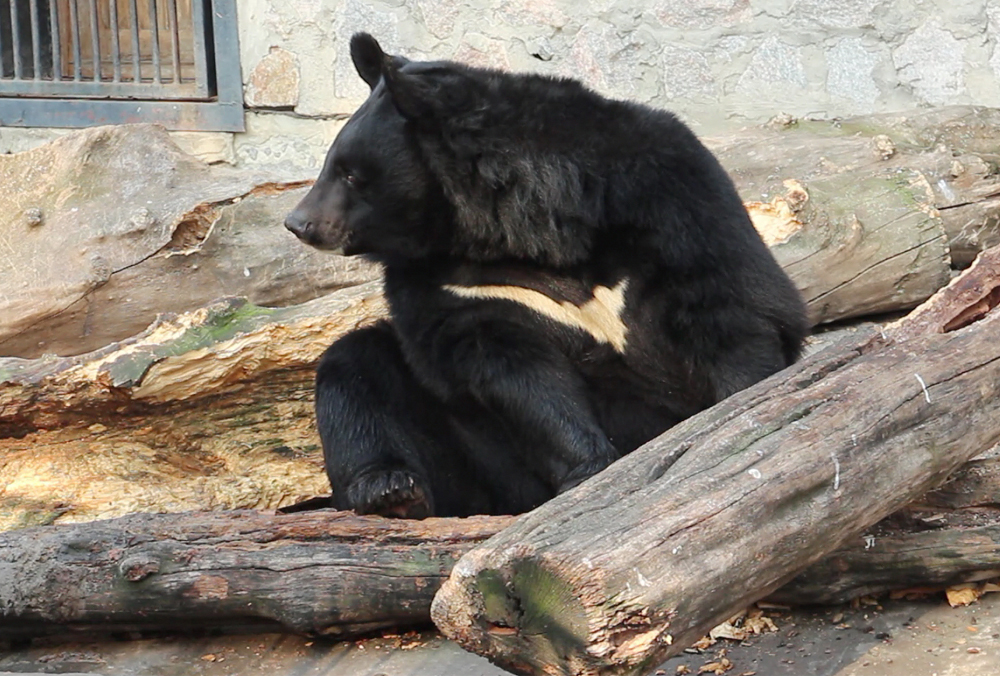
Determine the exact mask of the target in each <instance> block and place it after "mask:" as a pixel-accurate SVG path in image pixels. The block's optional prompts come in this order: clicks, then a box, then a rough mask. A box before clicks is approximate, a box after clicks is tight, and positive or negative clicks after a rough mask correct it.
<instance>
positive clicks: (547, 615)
mask: <svg viewBox="0 0 1000 676" xmlns="http://www.w3.org/2000/svg"><path fill="white" fill-rule="evenodd" d="M998 288H1000V247H998V248H994V249H991V250H989V251H988V252H986V253H985V254H984V255H983V256H982V257H981V258H980V259H978V260H977V263H976V264H974V265H973V266H972V268H970V269H969V270H968V271H967V272H966V273H964V274H963V275H962V276H961V277H959V278H957V279H956V280H954V281H953V283H952V284H951V285H949V286H948V287H947V288H946V289H944V290H942V291H941V292H940V293H939V294H938V295H937V296H935V298H934V299H932V301H931V302H929V303H928V304H926V305H925V306H923V307H922V308H921V309H919V310H918V311H917V312H915V313H913V316H912V317H908V318H906V319H904V320H902V321H901V322H899V323H898V324H897V325H894V326H892V327H889V328H887V329H886V330H885V331H884V332H876V333H874V335H871V334H869V335H863V336H859V337H857V338H854V339H845V340H844V341H841V342H840V343H837V344H836V345H834V346H831V347H829V348H826V349H825V350H822V351H821V352H819V353H818V354H815V355H813V356H811V357H809V358H807V359H805V360H803V361H802V362H801V363H799V364H798V365H796V366H793V367H791V368H789V369H786V370H785V371H784V372H782V373H781V374H777V375H776V376H774V377H772V378H770V379H768V380H767V381H765V382H763V383H760V384H758V385H756V386H754V387H752V388H750V389H748V390H746V391H744V392H741V393H738V394H737V395H735V396H733V397H731V398H729V399H727V400H726V401H724V402H722V403H720V404H719V405H717V406H715V407H713V408H712V409H709V410H708V411H705V412H703V413H701V414H698V415H696V416H694V417H693V418H690V419H689V420H687V421H685V422H683V423H681V424H680V425H678V426H676V427H674V428H673V429H671V430H669V431H668V432H667V433H665V434H664V435H662V436H661V437H659V438H657V439H655V440H654V441H652V442H650V443H649V444H647V445H645V446H644V447H642V448H640V449H639V450H637V451H635V452H634V453H632V454H631V455H629V456H626V457H625V458H623V459H622V460H620V461H619V462H617V463H615V464H614V465H613V466H612V467H610V468H609V469H608V470H606V471H604V472H602V473H601V474H599V475H597V476H595V477H593V478H591V479H590V480H588V481H586V482H584V483H583V484H581V485H580V486H579V487H578V488H576V489H574V490H572V491H569V492H568V493H565V494H563V495H560V496H558V497H557V498H555V499H554V500H552V501H551V502H549V503H547V504H545V505H543V506H542V507H540V508H539V509H537V510H535V511H534V512H531V513H530V514H527V515H525V516H523V517H521V518H520V519H519V520H518V521H517V522H516V523H515V524H514V525H513V526H511V527H510V528H508V529H506V530H505V531H504V532H503V533H501V534H499V535H497V536H496V537H494V538H492V539H491V540H490V541H488V542H487V543H486V544H484V545H482V546H481V547H478V548H476V549H474V550H473V551H471V552H470V553H469V554H466V555H465V556H464V557H463V558H462V560H461V561H460V562H459V563H458V565H456V567H455V569H454V570H453V571H452V575H451V577H450V578H449V580H448V582H446V583H445V585H444V586H443V587H442V589H441V591H440V592H438V595H437V597H436V599H435V602H434V604H433V606H432V616H433V619H434V621H435V623H436V624H437V625H438V627H439V628H441V629H442V631H443V632H444V633H445V634H446V635H448V636H449V637H451V638H453V639H455V640H456V641H458V642H459V643H460V644H461V645H463V646H464V647H466V648H467V649H469V650H472V651H474V652H477V653H480V654H482V655H484V656H486V657H488V658H489V659H491V660H492V661H494V662H496V663H497V664H499V665H500V666H502V667H504V668H505V669H508V670H511V671H514V672H516V673H525V674H537V673H545V674H574V675H588V676H590V675H597V674H602V675H603V674H641V673H644V672H645V671H646V670H648V669H650V668H652V667H653V666H654V665H655V664H657V663H658V662H659V661H661V660H662V659H664V658H665V657H667V656H669V655H671V654H674V653H676V652H678V651H680V650H682V649H683V648H684V647H686V646H687V645H689V644H690V643H691V642H693V641H694V640H696V639H697V638H698V637H699V636H701V635H702V634H704V633H705V632H706V631H708V630H709V629H710V628H711V627H712V626H714V625H715V624H717V623H718V622H719V621H721V620H722V619H724V618H725V617H727V616H729V615H731V614H733V613H734V612H736V611H737V610H739V609H741V608H743V607H745V606H746V605H748V604H749V603H751V602H753V601H754V600H757V599H760V598H762V597H764V596H766V595H767V594H769V593H771V592H773V591H774V590H776V589H777V588H778V587H780V586H781V585H782V584H783V583H785V582H787V581H789V580H790V579H791V578H793V577H794V576H795V575H796V574H798V573H800V572H801V571H803V570H804V569H805V568H807V567H808V566H809V565H810V564H812V563H814V562H816V561H818V560H819V559H821V558H823V557H824V556H826V555H827V554H829V553H830V552H832V551H833V550H834V549H836V548H837V547H838V546H840V545H841V544H843V543H844V542H846V541H847V539H848V538H851V537H853V536H855V535H856V534H857V533H858V532H859V531H860V530H862V529H865V528H867V527H869V526H871V525H872V524H874V523H875V522H877V521H878V520H879V519H881V518H883V517H885V516H887V515H888V514H890V513H892V512H894V511H896V510H898V509H900V508H901V507H903V506H904V505H906V504H907V503H909V502H911V501H913V500H914V499H916V498H917V497H919V496H920V495H922V494H923V493H925V492H927V491H928V490H929V489H930V488H932V487H934V486H936V485H938V484H940V483H942V482H943V481H944V480H945V478H946V477H947V476H948V475H949V474H950V473H951V472H953V471H954V470H955V469H957V468H958V467H959V466H960V465H961V464H962V463H964V462H965V461H967V460H969V459H970V458H972V457H973V456H975V455H977V454H979V453H982V452H983V451H985V450H987V449H989V448H990V447H992V446H993V445H994V444H995V443H996V442H997V440H998V439H1000V426H998V425H997V424H996V420H997V419H1000V397H998V396H997V394H998V392H997V390H998V387H1000V343H998V341H997V340H996V332H997V330H998V327H1000V318H998V317H1000V312H995V311H992V310H993V308H994V307H995V306H996V304H997V301H998V300H1000V297H998V296H1000V293H997V291H996V290H997V289H998Z"/></svg>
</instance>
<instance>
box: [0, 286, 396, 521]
mask: <svg viewBox="0 0 1000 676" xmlns="http://www.w3.org/2000/svg"><path fill="white" fill-rule="evenodd" d="M385 314H386V308H385V304H384V300H383V298H382V295H381V293H380V286H379V285H378V284H377V283H369V284H367V285H362V286H358V287H354V288H352V289H346V290H344V291H340V292H337V293H334V294H331V295H329V296H326V297H323V298H321V299H317V300H314V301H311V302H309V303H305V304H303V305H300V306H293V307H290V308H282V309H269V308H260V307H257V306H254V305H252V304H249V303H247V302H246V301H245V300H241V299H228V300H223V301H220V302H218V303H215V304H213V305H210V306H209V307H207V308H203V309H201V310H198V311H195V312H191V313H187V314H185V315H180V316H168V317H164V318H162V319H160V320H159V321H158V322H157V323H155V324H154V325H153V326H151V327H150V328H149V329H148V330H147V331H145V332H143V333H142V334H140V335H139V336H136V337H134V338H131V339H129V340H126V341H122V342H121V343H116V344H113V345H110V346H108V347H106V348H103V349H101V350H98V351H96V352H93V353H90V354H87V355H82V356H78V357H63V358H51V359H40V360H19V359H0V458H3V462H2V463H0V530H2V529H8V528H15V527H20V526H26V525H32V524H40V523H50V522H52V521H56V520H58V521H60V522H66V521H86V520H91V519H97V518H106V517H110V516H120V515H122V514H127V513H129V512H135V511H182V510H192V509H202V510H205V509H237V508H250V507H254V508H263V509H266V508H277V507H281V506H284V505H288V504H291V503H293V502H297V501H299V500H303V499H305V498H309V497H312V496H315V495H321V494H328V493H329V484H328V483H327V480H326V476H325V474H324V473H323V469H322V452H321V450H320V448H319V439H318V437H317V435H316V432H315V429H314V424H315V423H314V415H313V404H312V388H313V369H314V365H315V363H316V361H317V360H318V359H319V356H320V355H321V354H322V352H323V350H325V349H326V347H327V346H328V345H329V344H330V343H332V342H333V341H334V340H335V339H336V338H337V337H338V336H340V335H342V334H343V333H345V332H348V331H351V330H354V329H355V328H358V327H360V326H365V325H367V324H369V323H371V322H373V321H376V320H377V319H379V318H380V317H383V316H385Z"/></svg>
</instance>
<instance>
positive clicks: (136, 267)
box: [0, 125, 378, 357]
mask: <svg viewBox="0 0 1000 676" xmlns="http://www.w3.org/2000/svg"><path fill="white" fill-rule="evenodd" d="M0 185H3V186H4V191H3V192H2V193H0V241H2V242H3V244H4V256H3V257H0V354H3V355H9V356H20V357H38V356H40V355H43V354H61V355H71V354H81V353H84V352H88V351H90V350H94V349H98V348H101V347H103V346H105V345H107V344H109V343H111V342H114V341H118V340H123V339H125V338H127V337H129V336H131V335H134V334H136V333H138V332H140V331H142V330H143V329H144V328H145V327H146V326H148V325H149V324H150V322H152V321H153V320H154V319H155V317H156V315H157V314H158V313H163V312H184V311H187V310H192V309H195V308H198V307H201V306H203V305H205V304H207V303H209V302H211V301H213V300H215V299H217V298H219V297H223V296H231V295H242V296H246V297H248V298H250V300H251V301H252V302H254V303H257V304H261V305H287V304H294V303H301V302H303V301H306V300H309V299H312V298H316V297H318V296H320V295H322V294H324V293H328V292H330V291H332V290H334V289H337V288H342V287H344V286H351V285H354V284H357V283H361V282H365V281H369V280H372V279H375V278H376V277H377V274H378V271H377V269H376V268H375V266H372V265H370V264H366V263H364V262H363V261H360V260H352V259H346V258H343V257H335V256H329V255H324V254H323V253H321V252H318V251H313V250H311V249H309V248H308V247H305V246H302V244H301V243H300V242H299V241H298V240H297V239H296V238H295V237H293V236H292V235H291V234H290V233H287V232H285V230H284V228H283V227H281V223H282V220H283V219H284V215H285V213H287V212H288V211H290V210H291V209H292V207H293V206H294V205H295V203H296V202H297V201H298V199H300V198H301V196H302V194H304V192H305V190H306V189H307V183H305V182H302V181H299V182H275V181H274V180H273V179H271V178H270V177H268V176H264V175H260V174H257V173H248V172H246V171H238V170H235V169H232V168H228V167H216V166H209V165H206V164H204V163H202V162H201V161H199V160H197V159H195V158H193V157H191V156H189V155H186V154H185V153H183V152H182V151H181V150H180V149H178V148H177V147H176V145H174V143H173V142H172V141H171V140H170V138H169V137H168V135H167V134H166V132H165V131H164V130H163V129H162V128H159V127H156V126H152V125H123V126H115V127H98V128H92V129H85V130H81V131H79V132H75V133H73V134H69V135H67V136H64V137H62V138H60V139H58V140H56V141H54V142H52V143H50V144H48V145H45V146H42V147H39V148H36V149H34V150H29V151H26V152H23V153H17V154H14V155H0Z"/></svg>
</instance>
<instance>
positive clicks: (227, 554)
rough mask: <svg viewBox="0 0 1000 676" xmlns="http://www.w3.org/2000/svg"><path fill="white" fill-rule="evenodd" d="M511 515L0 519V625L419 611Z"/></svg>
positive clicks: (300, 625)
mask: <svg viewBox="0 0 1000 676" xmlns="http://www.w3.org/2000/svg"><path fill="white" fill-rule="evenodd" d="M510 521H511V519H510V518H507V517H493V518H476V517H474V518H468V519H428V520H425V521H402V520H390V519H382V518H379V517H359V516H356V515H354V514H353V513H350V512H333V511H331V510H322V511H317V512H311V513H305V514H290V515H278V516H273V515H271V516H269V515H264V514H259V513H254V512H215V513H205V512H198V513H187V514H133V515H130V516H127V517H123V518H120V519H114V520H109V521H97V522H92V523H85V524H73V525H66V526H58V527H48V528H32V529H28V530H25V531H14V532H11V533H3V534H0V599H3V604H2V606H0V637H4V638H17V637H29V636H39V635H46V634H58V635H61V636H63V637H64V638H65V636H66V635H67V633H72V632H87V631H92V630H96V631H99V632H102V633H107V632H116V631H126V632H134V631H150V630H153V631H155V630H172V631H189V630H193V629H198V628H210V629H221V628H228V629H233V628H243V629H244V630H245V629H255V630H259V631H274V630H291V631H297V632H301V633H309V634H324V635H337V636H340V635H353V634H358V633H364V632H368V631H372V630H374V629H379V628H384V627H398V626H407V625H412V624H425V623H426V622H427V621H428V618H429V607H430V603H431V599H432V597H433V593H434V590H436V589H437V588H438V586H440V584H441V581H442V580H443V578H444V577H445V576H446V575H447V574H448V571H449V570H450V569H451V567H452V566H453V565H454V562H455V561H456V560H457V559H458V557H459V556H461V554H462V553H463V552H464V551H465V550H466V549H468V547H469V546H471V544H472V543H476V542H480V541H482V540H483V539H484V538H485V537H486V536H488V535H491V534H493V533H495V532H496V531H497V530H498V529H499V528H502V527H503V526H505V525H507V523H509V522H510Z"/></svg>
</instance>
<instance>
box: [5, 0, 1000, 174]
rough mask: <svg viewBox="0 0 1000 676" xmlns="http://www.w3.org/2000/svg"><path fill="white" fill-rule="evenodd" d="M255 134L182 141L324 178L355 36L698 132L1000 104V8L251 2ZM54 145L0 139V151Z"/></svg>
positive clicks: (927, 2)
mask: <svg viewBox="0 0 1000 676" xmlns="http://www.w3.org/2000/svg"><path fill="white" fill-rule="evenodd" d="M238 6H239V23H240V50H241V55H242V56H241V58H242V64H243V79H244V85H245V95H246V96H245V98H246V104H247V108H248V110H247V131H246V133H243V134H236V135H230V134H182V135H178V137H177V138H178V140H179V142H181V143H182V145H184V146H185V147H188V148H190V149H192V150H194V151H195V152H198V153H200V154H201V155H203V156H204V157H206V158H207V159H210V160H214V161H227V162H232V163H237V164H245V165H258V166H259V165H266V166H272V167H278V168H281V169H282V170H287V171H290V172H292V173H296V172H297V173H299V174H303V173H305V174H308V173H314V172H315V171H316V170H317V169H318V167H319V166H320V164H321V162H322V157H323V154H324V152H325V150H326V147H327V146H328V145H329V143H330V140H331V139H332V138H333V136H334V135H335V134H336V132H337V130H338V129H339V127H340V125H341V124H342V122H343V119H344V117H345V116H347V115H348V114H350V112H351V111H352V110H353V109H354V108H355V107H356V106H357V105H358V103H359V102H360V101H361V100H363V98H364V96H365V94H366V92H367V89H366V86H365V85H364V84H363V83H362V82H361V81H360V80H359V79H358V78H357V76H356V75H355V74H354V70H353V67H352V66H351V63H350V59H349V57H348V55H347V41H348V39H349V37H350V35H351V34H352V33H353V32H355V31H358V30H366V31H368V32H371V33H372V34H374V35H375V36H376V37H377V38H378V39H379V40H380V41H381V42H382V43H383V46H384V47H385V48H386V49H387V50H389V51H395V52H399V53H403V54H406V55H409V56H411V57H415V58H448V59H458V60H461V61H465V62H468V63H473V64H477V65H483V66H491V67H497V68H506V69H512V70H519V71H523V70H530V71H537V72H542V73H548V74H554V75H571V76H574V77H579V78H582V79H583V80H585V81H586V82H587V83H588V84H589V85H591V86H592V87H594V88H595V89H597V90H598V91H601V92H603V93H605V94H608V95H611V96H616V97H623V98H629V99H635V100H638V101H643V102H647V103H651V104H653V105H656V106H662V107H666V108H670V109H672V110H674V111H676V112H678V113H680V114H681V115H682V116H683V117H684V118H685V119H686V120H687V121H688V122H690V123H691V124H692V125H693V126H694V127H695V128H696V129H697V130H698V131H699V132H700V133H702V134H713V133H718V132H721V131H724V130H725V129H727V128H732V127H737V126H742V125H745V124H750V123H758V122H762V121H765V120H767V119H768V118H770V117H772V116H774V115H775V114H777V113H789V114H792V115H795V116H811V117H818V118H829V117H843V116H848V115H854V114H861V113H868V112H876V111H891V110H904V109H909V108H914V107H919V106H940V105H948V104H957V103H972V104H981V105H990V106H997V105H1000V49H998V42H1000V0H499V1H496V0H494V1H492V2H487V1H485V0H239V3H238ZM49 136H51V135H50V134H49V135H47V134H46V133H42V132H39V131H37V130H36V131H28V130H10V129H0V152H2V151H5V150H13V149H18V146H21V147H28V146H30V145H32V144H37V143H38V142H40V140H43V139H44V138H47V137H49Z"/></svg>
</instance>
